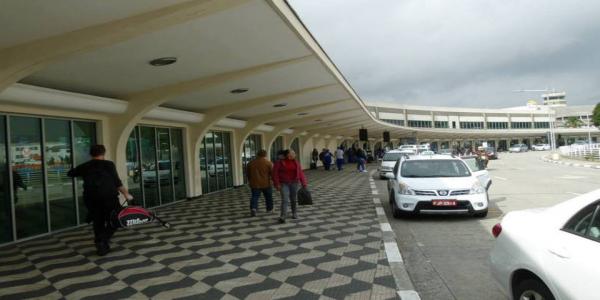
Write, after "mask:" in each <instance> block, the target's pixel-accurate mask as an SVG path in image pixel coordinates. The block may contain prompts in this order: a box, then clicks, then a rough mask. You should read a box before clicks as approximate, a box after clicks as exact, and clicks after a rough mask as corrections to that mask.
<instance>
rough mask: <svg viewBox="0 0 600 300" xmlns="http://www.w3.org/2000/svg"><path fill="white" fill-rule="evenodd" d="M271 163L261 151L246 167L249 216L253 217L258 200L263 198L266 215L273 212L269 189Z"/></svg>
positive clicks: (271, 190)
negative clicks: (261, 196) (248, 190)
mask: <svg viewBox="0 0 600 300" xmlns="http://www.w3.org/2000/svg"><path fill="white" fill-rule="evenodd" d="M272 169H273V163H271V162H270V161H269V160H268V159H267V151H266V150H264V149H261V150H259V151H258V153H257V154H256V158H255V159H253V160H252V161H251V162H250V163H249V164H248V166H247V169H246V174H248V175H247V176H248V183H249V185H250V191H251V196H250V215H251V216H253V217H255V216H256V212H257V211H258V198H260V194H261V193H262V194H263V196H265V206H266V208H267V213H272V212H273V189H272V188H271V177H272V175H271V174H272V173H271V172H272Z"/></svg>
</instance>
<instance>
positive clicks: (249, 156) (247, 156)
mask: <svg viewBox="0 0 600 300" xmlns="http://www.w3.org/2000/svg"><path fill="white" fill-rule="evenodd" d="M260 149H262V143H261V136H260V135H259V134H251V135H249V136H248V137H247V138H246V140H245V141H244V147H243V149H242V165H243V170H242V172H243V173H244V183H248V178H247V175H246V171H247V169H246V167H247V166H248V163H249V162H250V161H251V160H253V159H255V158H256V154H257V153H258V150H260Z"/></svg>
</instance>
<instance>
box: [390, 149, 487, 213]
mask: <svg viewBox="0 0 600 300" xmlns="http://www.w3.org/2000/svg"><path fill="white" fill-rule="evenodd" d="M385 176H386V177H387V178H389V179H390V180H389V181H388V191H389V195H390V205H391V206H392V212H393V215H394V217H395V218H399V217H403V216H409V215H412V214H417V213H421V214H471V215H473V216H476V217H480V218H483V217H485V216H487V213H488V194H487V189H486V188H485V186H483V185H482V184H481V182H480V181H479V180H478V179H477V176H475V174H473V173H472V172H471V171H470V170H469V167H468V166H467V165H466V164H465V162H464V161H462V160H461V159H460V158H458V157H449V156H448V155H431V156H429V155H428V156H412V157H401V158H400V159H399V160H398V161H397V162H396V165H395V166H394V170H393V171H392V172H391V173H386V174H385Z"/></svg>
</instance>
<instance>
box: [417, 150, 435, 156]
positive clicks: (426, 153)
mask: <svg viewBox="0 0 600 300" xmlns="http://www.w3.org/2000/svg"><path fill="white" fill-rule="evenodd" d="M419 155H435V152H433V151H431V150H421V151H419Z"/></svg>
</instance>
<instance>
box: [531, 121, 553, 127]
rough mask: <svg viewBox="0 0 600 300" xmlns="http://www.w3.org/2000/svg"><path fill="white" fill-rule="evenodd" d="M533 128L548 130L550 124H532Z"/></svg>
mask: <svg viewBox="0 0 600 300" xmlns="http://www.w3.org/2000/svg"><path fill="white" fill-rule="evenodd" d="M533 126H534V127H535V128H550V122H534V123H533Z"/></svg>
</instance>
